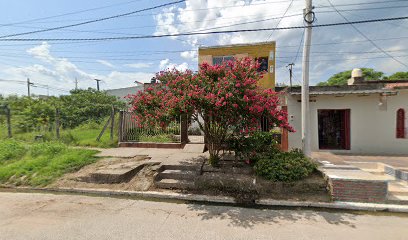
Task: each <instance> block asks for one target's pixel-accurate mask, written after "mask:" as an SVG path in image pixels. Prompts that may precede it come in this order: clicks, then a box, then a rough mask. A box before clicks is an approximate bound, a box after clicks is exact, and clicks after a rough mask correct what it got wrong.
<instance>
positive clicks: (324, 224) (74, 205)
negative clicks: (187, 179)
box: [0, 192, 408, 240]
mask: <svg viewBox="0 0 408 240" xmlns="http://www.w3.org/2000/svg"><path fill="white" fill-rule="evenodd" d="M0 216H1V217H0V239H25V240H26V239H138V240H142V239H196V240H198V239H297V240H298V239H314V240H316V239H370V240H375V239H393V240H396V239H407V236H408V215H402V214H389V213H372V214H369V213H351V212H348V213H344V212H328V211H317V210H296V209H291V210H282V209H280V210H273V209H251V208H238V207H231V206H213V205H202V204H184V203H169V202H157V201H143V200H134V199H119V198H107V197H90V196H81V195H62V194H61V195H55V194H41V193H10V192H0Z"/></svg>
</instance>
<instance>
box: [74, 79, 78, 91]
mask: <svg viewBox="0 0 408 240" xmlns="http://www.w3.org/2000/svg"><path fill="white" fill-rule="evenodd" d="M75 90H78V79H77V78H76V77H75Z"/></svg>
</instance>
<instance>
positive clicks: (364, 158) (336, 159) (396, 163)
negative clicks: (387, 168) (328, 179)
mask: <svg viewBox="0 0 408 240" xmlns="http://www.w3.org/2000/svg"><path fill="white" fill-rule="evenodd" d="M312 157H313V158H315V159H318V160H321V161H328V162H330V163H332V164H335V165H347V164H350V163H348V162H381V163H384V164H388V165H391V166H393V167H397V168H403V169H405V168H406V169H408V156H369V155H353V154H335V153H331V152H313V153H312Z"/></svg>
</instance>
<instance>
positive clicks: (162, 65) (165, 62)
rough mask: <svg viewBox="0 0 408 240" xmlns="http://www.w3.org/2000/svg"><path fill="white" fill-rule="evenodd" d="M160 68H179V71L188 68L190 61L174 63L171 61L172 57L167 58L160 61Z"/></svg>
mask: <svg viewBox="0 0 408 240" xmlns="http://www.w3.org/2000/svg"><path fill="white" fill-rule="evenodd" d="M159 68H160V70H166V69H174V68H175V69H177V70H179V71H185V70H187V69H188V63H186V62H183V63H181V64H174V63H171V62H170V59H168V58H166V59H163V60H161V61H160V65H159Z"/></svg>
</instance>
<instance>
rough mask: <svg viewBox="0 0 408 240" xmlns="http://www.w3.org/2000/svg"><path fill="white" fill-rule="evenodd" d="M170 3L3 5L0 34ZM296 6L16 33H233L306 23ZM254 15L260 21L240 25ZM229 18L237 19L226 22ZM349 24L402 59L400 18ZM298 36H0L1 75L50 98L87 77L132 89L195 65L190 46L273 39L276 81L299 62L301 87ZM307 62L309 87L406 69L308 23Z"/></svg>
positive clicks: (230, 0) (404, 34) (406, 31)
mask: <svg viewBox="0 0 408 240" xmlns="http://www.w3.org/2000/svg"><path fill="white" fill-rule="evenodd" d="M168 2H170V1H169V0H167V1H165V0H134V1H131V0H115V1H113V0H110V1H97V0H87V1H79V0H70V1H68V0H59V1H55V0H25V1H1V3H0V23H1V24H0V36H4V35H7V34H13V33H20V32H26V31H33V30H38V29H44V28H50V27H57V26H62V25H68V24H73V23H78V22H82V21H87V20H93V19H97V18H101V17H108V16H112V15H116V14H121V13H125V12H129V11H134V10H138V9H143V8H147V7H151V6H155V5H160V4H163V3H168ZM331 3H333V4H334V5H335V6H337V7H336V8H337V10H339V11H340V12H341V13H342V14H343V16H345V17H346V18H347V19H348V20H350V21H354V20H363V19H373V18H382V17H395V16H405V15H407V14H406V12H407V9H408V1H396V0H388V1H387V0H383V1H379V0H376V1H367V0H354V1H353V0H331ZM303 5H304V1H303V0H294V1H291V0H255V1H243V0H208V1H204V0H187V1H186V2H185V3H180V4H177V5H174V6H171V7H166V8H161V9H156V10H152V11H147V12H143V13H138V14H134V15H132V16H126V17H121V18H117V19H113V20H107V21H101V22H97V23H91V24H87V25H83V26H78V27H72V28H66V29H62V30H56V31H50V32H44V33H36V34H30V35H25V36H19V37H18V38H28V37H29V38H89V37H110V36H129V35H151V34H166V33H180V32H189V31H199V30H205V29H209V28H214V27H218V28H217V30H233V29H244V28H258V27H276V26H279V27H284V26H299V25H302V24H303V23H302V16H301V13H302V9H303ZM314 5H315V6H316V7H317V8H316V9H315V12H316V17H317V23H332V22H344V21H345V20H344V19H343V18H342V17H341V16H340V15H339V14H338V13H337V12H335V11H334V9H333V8H332V7H331V6H330V3H329V2H328V0H315V1H314ZM75 12H76V13H75ZM285 12H286V15H285V16H286V17H285V18H283V19H282V20H279V19H271V18H276V17H281V16H283V15H284V13H285ZM63 14H64V16H57V15H63ZM290 16H291V17H290ZM40 18H44V19H40ZM36 19H37V20H36ZM265 19H269V20H265ZM258 20H259V22H257V23H249V24H246V23H247V22H253V21H258ZM231 24H239V25H235V26H230V27H225V26H228V25H231ZM355 26H356V27H357V28H358V29H359V30H360V31H362V32H363V33H364V34H365V35H366V36H367V37H369V38H370V39H374V41H375V43H376V44H377V45H379V46H380V47H381V48H382V49H383V50H386V51H387V52H388V53H389V54H391V55H393V56H394V57H396V58H397V59H399V60H400V61H402V62H406V63H408V57H407V55H408V54H407V52H408V46H407V44H406V42H407V38H408V24H407V20H401V21H395V22H388V23H377V24H364V25H355ZM302 33H303V30H284V31H274V32H271V31H269V32H258V33H235V34H222V35H205V36H191V37H179V38H157V39H140V40H120V41H101V42H86V41H81V42H54V41H47V42H42V41H35V42H12V41H11V42H0V79H6V80H16V81H25V80H26V78H27V77H29V78H30V79H31V81H32V82H34V83H37V84H42V85H49V86H50V87H51V89H50V90H49V93H50V94H51V95H58V94H62V93H64V92H63V91H59V90H55V88H59V89H64V90H69V89H72V88H73V87H74V80H75V78H77V79H78V81H79V87H81V88H87V87H94V86H95V82H94V81H93V78H98V79H103V80H104V81H103V82H102V84H101V87H102V89H109V88H119V87H128V86H132V85H134V83H133V82H134V81H135V80H137V81H142V82H146V81H149V79H150V78H151V77H152V76H153V74H154V73H155V72H157V71H159V70H162V69H165V68H172V67H176V68H179V69H186V68H190V69H194V70H195V69H197V56H196V52H195V50H196V49H197V48H198V46H209V45H219V44H234V43H252V42H260V41H267V40H268V41H276V42H277V46H278V49H277V66H276V68H277V72H276V77H277V80H278V82H280V83H288V73H287V69H286V68H285V66H286V65H287V64H288V63H290V62H292V61H293V62H295V64H296V65H295V69H294V70H295V72H294V80H295V81H294V82H295V83H299V82H300V79H301V62H300V61H301V52H300V53H299V54H298V53H297V52H298V48H299V44H300V41H301V39H302ZM341 42H343V43H341ZM189 50H193V51H189ZM296 56H297V57H296ZM311 61H312V62H311V83H312V84H315V83H317V82H320V81H324V80H327V78H328V77H329V76H331V75H332V74H334V73H337V72H339V71H343V70H349V69H352V68H354V67H372V68H375V69H377V70H379V71H383V72H385V73H387V74H391V73H393V72H396V71H408V69H407V67H406V66H403V65H402V64H399V63H397V62H396V61H395V60H393V59H391V58H389V57H388V56H387V55H385V54H384V53H383V52H381V50H379V49H378V48H376V47H375V46H374V45H373V44H372V43H370V42H369V41H367V39H366V38H365V37H364V36H362V35H361V34H359V33H358V32H357V31H356V30H355V29H353V28H352V27H351V26H339V27H328V28H318V29H317V28H316V29H314V30H313V46H312V60H311ZM42 87H44V86H42ZM25 93H26V87H25V86H24V84H23V83H19V82H4V81H3V82H1V81H0V94H25ZM33 93H35V94H46V93H47V90H46V89H45V88H40V87H37V88H33Z"/></svg>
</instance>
